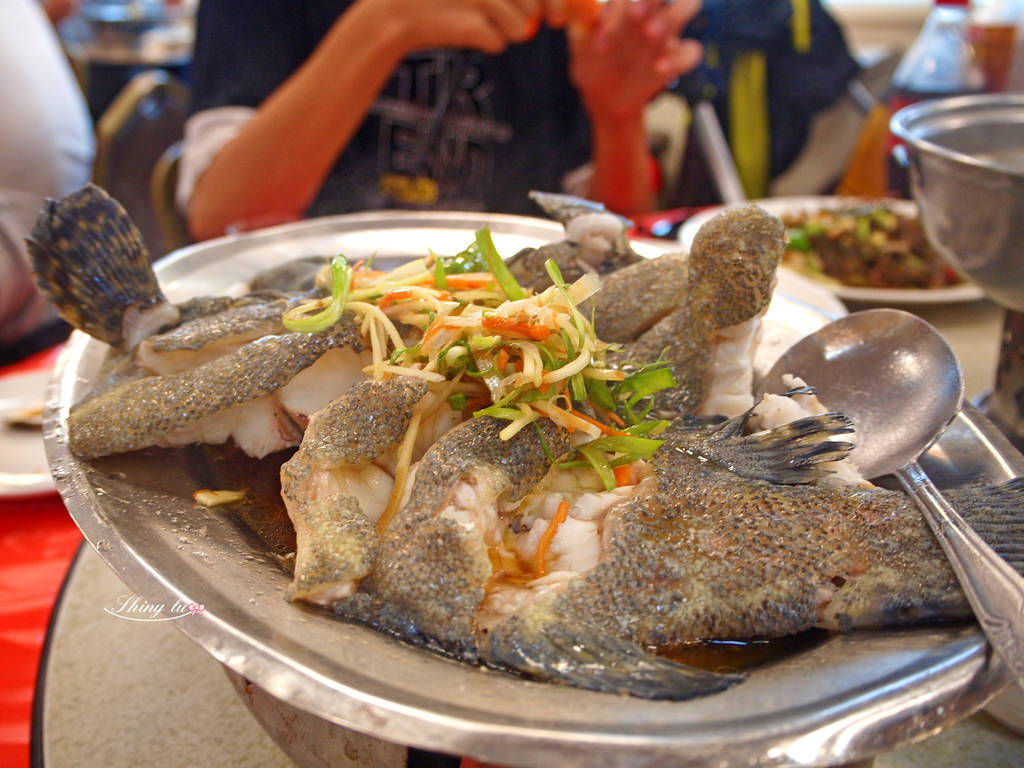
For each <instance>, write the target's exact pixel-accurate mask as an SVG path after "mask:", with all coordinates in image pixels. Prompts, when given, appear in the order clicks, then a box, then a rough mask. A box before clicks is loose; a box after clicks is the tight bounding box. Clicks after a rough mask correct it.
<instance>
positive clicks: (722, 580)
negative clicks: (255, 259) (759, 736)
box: [32, 188, 1024, 699]
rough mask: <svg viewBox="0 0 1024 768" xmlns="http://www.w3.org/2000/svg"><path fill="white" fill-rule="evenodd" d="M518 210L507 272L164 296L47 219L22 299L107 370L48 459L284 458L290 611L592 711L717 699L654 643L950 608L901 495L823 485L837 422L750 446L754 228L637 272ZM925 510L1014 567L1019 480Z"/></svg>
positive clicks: (735, 221)
mask: <svg viewBox="0 0 1024 768" xmlns="http://www.w3.org/2000/svg"><path fill="white" fill-rule="evenodd" d="M535 199H537V200H538V202H539V203H540V204H541V205H543V206H545V207H546V208H547V209H548V210H549V213H550V214H551V215H552V216H554V217H556V218H558V219H559V220H560V221H562V222H563V223H564V224H565V227H566V239H565V240H564V241H563V242H561V243H554V244H551V245H550V246H543V247H541V248H538V249H532V250H531V251H530V252H526V253H521V254H518V255H517V256H516V257H514V258H513V259H512V260H511V264H510V267H506V266H505V265H504V264H503V262H502V261H501V259H500V256H499V255H498V253H497V251H496V249H495V248H494V244H493V242H492V241H491V240H490V236H489V233H488V231H487V229H486V228H485V229H483V230H481V231H480V232H478V233H477V235H476V241H475V243H474V244H473V246H472V247H471V248H469V249H467V250H466V251H465V252H463V253H461V254H459V255H457V256H455V257H448V256H444V255H431V256H429V257H427V258H423V259H415V260H411V261H410V262H408V263H407V264H405V265H403V266H402V267H399V268H398V269H397V270H394V271H393V272H391V273H381V272H376V271H374V270H372V269H368V268H366V267H365V266H362V267H352V266H350V265H348V264H347V262H346V261H345V260H344V259H343V258H341V257H338V258H336V259H334V260H332V261H331V263H330V266H329V275H325V274H324V270H323V269H322V266H323V265H322V264H318V263H317V262H316V260H311V261H309V262H305V263H303V264H300V265H298V266H297V268H296V269H294V270H292V269H289V268H282V269H281V270H278V271H276V272H275V273H274V274H273V275H270V276H267V277H266V278H265V279H266V280H269V281H270V282H263V278H261V282H260V283H259V290H258V291H254V292H253V293H252V294H250V295H248V296H246V297H242V298H241V299H222V298H217V297H214V298H209V299H199V300H194V301H191V302H186V303H185V304H182V305H178V306H172V305H170V304H169V303H168V302H167V301H166V299H164V298H163V297H162V295H161V294H160V293H159V286H158V285H157V283H156V280H155V278H154V277H153V276H152V272H151V270H149V267H148V257H146V255H145V254H144V252H142V251H140V250H139V243H138V242H137V241H139V239H138V238H136V237H135V236H134V235H133V233H132V227H131V225H130V221H128V220H127V217H126V216H125V215H124V212H123V210H121V209H119V207H118V206H117V205H116V203H114V202H113V201H111V200H110V199H109V198H108V197H106V196H105V195H104V194H103V193H102V192H101V191H99V190H98V189H96V188H87V189H86V190H83V191H82V192H80V193H76V194H75V195H73V196H71V197H70V198H68V199H66V200H65V201H62V202H59V203H51V204H48V206H47V208H46V210H45V211H44V213H43V215H42V216H41V217H40V221H39V224H38V225H37V228H36V232H35V233H34V234H33V240H34V243H33V245H32V252H33V256H34V259H35V261H36V265H37V271H38V274H39V276H40V279H41V281H42V282H43V283H44V287H45V288H46V290H47V292H48V295H50V296H51V297H53V298H54V300H55V301H56V302H57V303H58V305H59V306H61V307H62V312H64V314H65V316H66V317H67V318H68V319H70V320H71V321H72V322H73V323H75V324H76V326H77V327H79V328H81V329H83V330H86V331H87V332H90V333H93V334H94V335H96V336H97V337H98V338H101V339H102V340H104V341H107V342H108V343H111V344H112V345H114V346H116V347H117V348H118V349H119V350H120V351H121V353H122V357H121V358H120V359H121V362H120V363H118V364H117V365H116V366H114V367H115V369H116V372H115V375H114V378H113V379H112V380H111V381H110V382H109V383H106V384H104V385H103V386H101V387H100V388H99V389H98V391H97V392H95V393H93V394H92V395H91V396H89V397H87V398H86V399H85V400H84V401H83V402H81V403H79V404H76V405H75V406H74V407H73V409H72V412H71V416H70V419H69V424H68V428H69V433H70V443H71V449H72V451H73V452H75V453H76V454H77V455H79V456H82V457H84V458H91V457H98V456H102V455H105V454H107V453H116V452H121V451H130V450H136V449H138V448H142V447H147V446H151V445H174V444H182V443H187V442H196V441H199V442H221V441H224V440H227V439H232V440H234V441H235V442H236V443H237V444H238V445H239V447H241V448H242V449H243V450H245V451H246V452H249V453H251V454H252V455H257V456H258V455H264V454H266V453H267V452H270V451H274V450H280V449H281V448H284V447H294V446H298V449H297V450H296V451H295V452H294V454H293V455H292V456H291V458H290V459H289V460H288V461H287V462H285V463H284V464H283V466H282V467H281V488H282V498H283V500H284V504H285V507H286V510H287V514H288V516H289V519H290V520H291V522H292V525H293V527H294V530H295V534H296V552H295V571H294V579H293V582H292V585H291V589H290V597H291V599H293V600H297V601H304V602H310V603H314V604H317V605H322V606H326V607H329V608H330V609H331V610H333V611H334V612H336V613H337V614H338V615H340V616H343V617H346V618H348V619H352V620H356V621H360V622H364V623H367V624H369V625H372V626H374V627H377V628H379V629H380V630H382V631H385V632H388V633H391V634H393V635H395V636H397V637H400V638H402V639H404V640H407V641H409V642H414V643H417V644H421V645H423V646H425V647H429V648H432V649H435V650H438V651H440V652H443V653H445V654H448V655H451V656H453V657H456V658H460V659H463V660H466V661H469V662H473V663H480V664H486V665H488V666H491V667H493V668H496V669H501V670H509V671H514V672H517V673H519V674H522V675H526V676H528V677H532V678H535V679H539V680H545V681H551V682H556V683H562V684H568V685H574V686H579V687H583V688H588V689H591V690H596V691H604V692H616V693H626V694H630V695H635V696H642V697H647V698H656V699H684V698H689V697H692V696H698V695H704V694H709V693H714V692H716V691H721V690H723V689H724V688H726V687H728V686H731V685H734V684H736V683H738V682H739V681H740V680H742V676H741V675H734V674H718V673H714V672H707V671H702V670H698V669H694V668H692V667H689V666H686V665H683V664H679V663H676V662H674V661H671V660H668V659H666V658H662V657H660V656H657V655H655V654H654V653H653V652H652V649H654V648H658V647H663V646H672V645H676V644H680V643H691V642H698V641H703V640H714V639H753V638H763V637H778V636H782V635H786V634H790V633H795V632H800V631H802V630H805V629H808V628H812V627H824V628H828V629H833V630H838V631H849V630H853V629H856V628H859V627H888V626H896V625H903V624H907V623H913V622H919V621H930V620H950V619H961V618H966V617H968V616H969V615H970V613H969V609H968V607H967V604H966V602H965V600H964V598H963V595H962V594H961V592H960V590H959V587H958V585H957V582H956V579H955V577H954V575H953V573H952V571H951V569H950V567H949V565H948V563H947V561H946V559H945V557H944V555H943V554H942V552H941V549H940V548H939V547H938V545H937V543H936V542H935V540H934V538H933V537H932V535H931V533H930V531H929V529H928V528H927V526H926V525H925V523H924V522H923V520H922V519H921V518H920V516H919V514H918V513H917V511H916V509H915V508H914V506H913V504H912V503H911V502H910V501H909V500H908V499H907V498H906V497H905V496H904V495H903V494H902V493H899V492H894V491H888V490H884V489H880V488H875V487H872V486H868V485H866V484H863V485H849V484H844V483H843V480H842V478H841V477H839V474H838V473H834V472H833V469H834V468H835V467H836V466H837V465H840V466H841V465H842V464H843V462H844V457H845V456H846V454H847V453H848V452H849V450H850V449H851V445H850V444H849V442H846V441H845V438H849V437H850V436H851V435H852V434H853V432H852V425H851V424H850V423H849V420H848V419H846V418H845V417H844V416H842V415H841V414H834V413H828V412H824V413H822V412H818V413H815V414H814V415H809V416H807V417H803V418H796V419H795V420H792V421H790V423H786V424H783V425H780V426H773V427H772V428H763V427H762V426H761V425H758V426H755V423H758V422H763V421H764V420H766V419H767V418H768V416H767V415H766V412H767V411H768V410H773V411H777V410H779V409H778V408H777V407H776V406H774V405H773V406H771V407H770V408H769V407H767V406H765V405H762V406H761V407H760V408H755V404H754V402H753V395H752V358H753V352H754V350H755V349H756V346H757V343H758V338H759V329H760V322H761V318H762V317H763V314H764V312H765V310H766V308H767V305H768V301H769V299H770V297H771V293H772V289H773V285H774V273H775V268H776V265H777V263H778V259H779V256H780V255H781V253H782V250H783V249H784V246H785V232H784V229H783V227H782V225H781V223H780V222H779V221H778V220H777V219H775V218H774V217H772V216H769V215H768V214H767V213H765V212H764V211H763V210H761V209H760V208H757V207H756V206H748V207H744V208H741V209H733V210H729V211H727V212H725V213H723V214H721V215H720V216H718V217H716V218H715V219H714V220H712V221H711V222H709V224H708V225H706V226H705V228H704V229H702V231H701V233H700V234H699V235H698V237H697V238H696V240H695V242H694V247H693V251H692V253H691V254H689V255H688V256H687V255H672V256H665V257H662V258H659V259H654V260H641V259H640V258H639V257H638V256H637V255H636V254H635V253H634V252H633V251H632V249H631V248H630V247H629V243H628V240H627V238H626V236H625V233H626V229H625V227H626V223H625V222H624V221H623V220H621V219H618V218H617V217H614V216H612V215H610V214H608V213H607V212H603V211H594V210H592V207H593V206H591V205H588V204H586V201H579V200H576V199H569V198H565V197H561V196H545V195H537V196H535ZM108 233H109V236H108ZM139 242H140V241H139ZM143 257H146V258H143ZM61 264H70V265H71V267H70V268H65V267H62V266H61ZM317 271H319V272H320V278H319V279H317V278H313V277H312V274H313V272H317ZM65 273H73V274H65ZM325 277H326V278H327V279H326V280H325V279H324V278H325ZM327 282H329V283H330V290H329V291H328V290H326V289H325V287H324V286H325V283H327ZM91 283H97V284H98V285H95V286H93V285H90V284H91ZM581 307H582V308H583V311H581ZM591 316H593V322H591V320H590V317H591ZM117 366H120V367H117ZM806 393H807V390H806V389H801V390H799V391H794V392H791V393H789V397H788V399H789V400H791V401H792V403H793V404H794V408H796V407H797V406H800V407H803V406H802V405H801V402H802V400H801V398H805V397H806ZM782 410H785V409H782ZM798 410H799V409H798ZM652 416H658V417H660V418H652ZM769 426H770V425H769ZM950 497H951V499H952V500H953V501H954V503H955V504H957V505H958V507H959V508H960V510H961V511H962V512H964V513H965V516H966V517H968V518H969V519H970V520H971V521H972V522H974V523H975V524H976V525H977V526H978V527H979V529H981V530H983V531H985V532H986V533H987V534H989V535H992V536H997V537H998V540H993V544H994V545H995V546H996V549H997V551H1001V552H1002V553H1003V554H1004V556H1006V557H1007V558H1008V559H1009V560H1010V561H1011V563H1012V564H1014V565H1015V566H1016V567H1018V568H1019V567H1021V566H1024V563H1022V562H1020V561H1021V558H1020V552H1021V541H1022V539H1024V515H1022V513H1021V509H1022V508H1024V506H1022V504H1021V502H1022V500H1024V498H1022V497H1024V488H1022V483H1021V481H1020V480H1017V481H1013V482H1011V483H1008V484H1005V485H1004V486H1001V487H999V488H967V489H960V490H957V491H954V492H950Z"/></svg>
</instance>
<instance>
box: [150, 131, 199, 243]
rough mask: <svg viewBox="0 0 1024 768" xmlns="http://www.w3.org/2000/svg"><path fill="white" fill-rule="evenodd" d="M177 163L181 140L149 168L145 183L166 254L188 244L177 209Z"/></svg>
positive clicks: (186, 230)
mask: <svg viewBox="0 0 1024 768" xmlns="http://www.w3.org/2000/svg"><path fill="white" fill-rule="evenodd" d="M180 163H181V140H180V139H179V140H178V141H176V142H174V143H173V144H171V145H170V146H169V147H167V149H165V150H164V151H163V153H162V154H161V155H160V157H159V158H158V159H157V161H156V165H155V166H153V175H152V176H151V177H150V181H149V196H150V201H151V203H152V205H153V211H154V212H155V213H156V218H157V222H158V223H159V225H160V232H161V234H162V236H163V239H164V246H165V247H166V249H167V250H168V251H172V250H174V249H176V248H182V247H184V246H186V245H188V244H189V243H191V242H192V237H191V236H190V235H189V232H188V225H187V223H186V222H185V216H184V214H183V213H182V212H181V211H180V210H179V209H178V204H177V201H176V200H175V192H176V190H177V186H178V166H179V164H180Z"/></svg>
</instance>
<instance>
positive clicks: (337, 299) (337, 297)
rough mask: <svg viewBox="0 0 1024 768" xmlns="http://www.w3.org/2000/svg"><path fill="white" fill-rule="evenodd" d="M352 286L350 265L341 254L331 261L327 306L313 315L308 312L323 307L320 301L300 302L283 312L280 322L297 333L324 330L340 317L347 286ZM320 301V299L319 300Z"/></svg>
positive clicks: (346, 294)
mask: <svg viewBox="0 0 1024 768" xmlns="http://www.w3.org/2000/svg"><path fill="white" fill-rule="evenodd" d="M351 287H352V267H351V266H350V265H349V263H348V259H346V258H345V257H344V256H342V255H341V254H338V255H337V256H335V257H334V259H332V261H331V300H330V303H329V304H327V306H326V307H325V308H324V309H322V310H321V311H320V312H317V313H316V314H315V315H312V316H310V315H309V313H310V312H312V311H314V310H316V309H319V308H320V307H323V306H324V305H323V304H322V303H320V302H311V303H309V304H300V305H299V306H297V307H293V308H292V309H290V310H288V311H287V312H285V314H284V317H283V318H281V322H282V323H283V324H284V327H285V328H287V329H288V330H289V331H295V332H297V333H319V332H320V331H325V330H327V329H328V328H330V327H331V326H332V325H334V324H335V323H336V322H338V321H339V320H340V319H341V316H342V314H343V313H344V312H345V303H346V302H347V301H348V292H349V288H351ZM321 301H322V300H321Z"/></svg>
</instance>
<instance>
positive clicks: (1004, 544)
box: [943, 477, 1024, 576]
mask: <svg viewBox="0 0 1024 768" xmlns="http://www.w3.org/2000/svg"><path fill="white" fill-rule="evenodd" d="M943 493H944V494H945V495H946V498H947V499H948V500H949V502H950V503H951V504H952V505H953V506H954V507H955V508H956V509H957V511H958V512H960V514H961V515H962V516H963V518H964V519H965V520H966V521H967V523H968V525H970V526H971V528H973V529H974V531H975V532H976V533H977V534H978V535H979V536H981V538H982V539H984V540H985V542H986V543H987V544H988V545H989V546H990V547H992V549H994V550H995V551H996V553H997V554H998V555H999V556H1000V557H1002V558H1003V559H1004V560H1005V561H1006V562H1007V564H1008V565H1009V566H1010V567H1011V568H1013V569H1014V570H1015V571H1017V573H1019V574H1021V575H1022V576H1024V512H1022V510H1024V477H1016V478H1014V479H1012V480H1008V481H1006V482H1005V483H1000V484H998V485H968V486H963V487H960V488H951V489H949V490H945V491H943Z"/></svg>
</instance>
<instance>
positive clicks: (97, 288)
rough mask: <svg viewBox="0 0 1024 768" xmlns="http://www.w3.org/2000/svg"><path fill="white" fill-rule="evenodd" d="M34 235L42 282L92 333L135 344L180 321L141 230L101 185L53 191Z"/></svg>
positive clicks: (31, 242) (31, 241)
mask: <svg viewBox="0 0 1024 768" xmlns="http://www.w3.org/2000/svg"><path fill="white" fill-rule="evenodd" d="M27 242H28V251H29V255H30V256H31V259H32V266H33V269H34V271H35V274H36V281H37V283H38V284H39V288H40V290H41V291H42V292H43V293H44V294H45V295H46V296H47V297H48V298H49V299H50V300H51V301H52V302H53V304H54V306H56V308H57V310H58V311H59V312H60V314H61V317H63V318H64V319H65V320H67V321H68V322H69V323H70V324H71V325H73V326H74V327H75V328H78V329H79V330H82V331H85V332H86V333H88V334H89V335H90V336H93V337H95V338H97V339H100V340H101V341H105V342H107V343H108V344H110V345H112V346H114V347H117V348H119V349H122V350H128V349H131V348H133V347H134V346H135V344H137V343H138V341H139V340H140V339H142V338H144V337H145V336H147V335H149V334H150V333H152V332H153V331H155V330H157V329H158V328H161V327H165V326H168V325H171V324H173V323H174V322H176V321H177V319H178V310H177V309H176V308H175V307H173V306H172V305H171V304H170V303H169V302H168V301H167V298H166V297H165V296H164V294H163V292H162V291H161V290H160V285H159V283H158V282H157V279H156V275H155V273H154V272H153V268H152V266H151V263H150V255H149V252H148V250H147V249H146V246H145V243H144V242H143V239H142V234H141V233H140V232H139V230H138V228H137V227H136V226H135V223H134V222H133V221H132V220H131V218H130V217H129V216H128V213H127V212H126V211H125V210H124V208H123V207H122V206H121V204H120V203H118V202H117V201H116V200H114V199H113V198H112V197H110V195H108V194H107V193H106V192H104V191H103V190H102V189H101V188H100V187H97V186H96V185H94V184H87V185H86V186H84V187H82V188H81V189H79V190H77V191H75V192H72V193H70V194H69V195H66V196H65V197H63V198H61V199H60V200H51V199H48V200H47V201H46V202H45V204H44V206H43V209H42V211H41V212H40V213H39V216H38V217H37V219H36V223H35V225H34V227H33V229H32V233H31V236H30V237H29V238H28V240H27Z"/></svg>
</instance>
